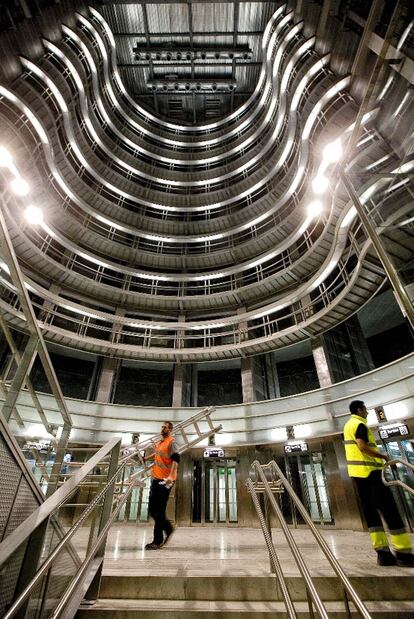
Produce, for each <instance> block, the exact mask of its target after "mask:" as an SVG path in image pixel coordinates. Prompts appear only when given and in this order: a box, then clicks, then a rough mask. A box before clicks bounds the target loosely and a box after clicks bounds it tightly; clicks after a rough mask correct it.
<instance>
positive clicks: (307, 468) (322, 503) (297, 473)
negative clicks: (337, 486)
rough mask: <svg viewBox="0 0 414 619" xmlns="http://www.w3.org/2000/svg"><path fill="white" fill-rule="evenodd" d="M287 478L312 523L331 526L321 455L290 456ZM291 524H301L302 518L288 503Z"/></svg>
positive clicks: (319, 453)
mask: <svg viewBox="0 0 414 619" xmlns="http://www.w3.org/2000/svg"><path fill="white" fill-rule="evenodd" d="M286 471H287V476H288V479H289V481H290V483H291V484H292V486H293V489H294V491H295V492H296V494H297V495H298V497H299V498H300V500H301V501H302V503H303V504H304V505H305V507H306V509H307V511H308V513H309V514H310V517H311V518H312V520H313V522H315V523H318V524H322V525H324V524H333V522H334V521H333V517H332V512H331V508H330V504H329V496H328V489H327V485H326V478H325V469H324V463H323V454H322V453H321V452H319V451H316V452H312V453H311V454H302V453H300V454H299V453H298V454H292V455H290V456H288V458H287V463H286ZM290 509H291V513H292V522H293V524H295V525H298V524H303V518H302V517H301V515H300V514H299V513H298V511H297V510H296V508H295V507H294V506H293V505H292V503H290Z"/></svg>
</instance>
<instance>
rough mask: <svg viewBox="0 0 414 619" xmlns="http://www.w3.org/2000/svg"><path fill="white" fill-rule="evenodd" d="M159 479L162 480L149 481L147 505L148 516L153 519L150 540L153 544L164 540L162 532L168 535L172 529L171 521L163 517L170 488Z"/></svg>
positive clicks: (159, 543)
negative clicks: (152, 532)
mask: <svg viewBox="0 0 414 619" xmlns="http://www.w3.org/2000/svg"><path fill="white" fill-rule="evenodd" d="M160 481H162V480H159V479H153V480H152V481H151V489H150V495H149V505H148V510H149V513H150V516H151V518H153V519H154V537H153V540H152V541H153V542H154V544H158V546H160V545H161V544H162V543H163V541H164V533H165V535H170V533H171V532H172V530H173V527H172V524H171V522H170V521H169V520H167V518H166V517H165V510H166V509H167V503H168V497H169V496H170V492H171V488H166V487H165V486H164V485H161V484H160Z"/></svg>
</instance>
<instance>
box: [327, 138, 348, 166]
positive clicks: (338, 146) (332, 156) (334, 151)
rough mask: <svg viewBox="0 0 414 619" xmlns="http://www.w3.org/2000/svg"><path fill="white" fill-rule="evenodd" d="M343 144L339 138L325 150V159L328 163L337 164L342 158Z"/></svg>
mask: <svg viewBox="0 0 414 619" xmlns="http://www.w3.org/2000/svg"><path fill="white" fill-rule="evenodd" d="M342 154H343V151H342V143H341V140H340V139H339V138H338V139H337V140H335V141H334V142H331V143H330V144H327V145H326V146H325V148H324V149H323V158H324V160H325V162H326V163H328V164H329V163H336V162H337V161H339V160H340V158H341V157H342Z"/></svg>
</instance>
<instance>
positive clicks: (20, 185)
mask: <svg viewBox="0 0 414 619" xmlns="http://www.w3.org/2000/svg"><path fill="white" fill-rule="evenodd" d="M10 187H11V190H12V191H13V193H15V194H16V195H17V196H27V194H28V193H29V191H30V186H29V183H28V182H26V181H25V180H24V178H21V177H20V176H16V178H14V179H13V180H12V181H11V183H10Z"/></svg>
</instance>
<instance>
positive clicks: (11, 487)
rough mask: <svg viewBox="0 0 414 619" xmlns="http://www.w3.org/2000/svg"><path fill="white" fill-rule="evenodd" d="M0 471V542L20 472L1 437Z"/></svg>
mask: <svg viewBox="0 0 414 619" xmlns="http://www.w3.org/2000/svg"><path fill="white" fill-rule="evenodd" d="M0 471H1V486H0V541H1V540H2V539H3V537H4V532H5V530H6V526H7V522H8V520H9V516H10V511H11V509H12V504H13V500H14V497H15V495H16V492H17V488H18V486H19V481H20V477H21V472H20V470H19V468H18V466H17V464H16V462H14V460H13V457H12V455H11V453H10V450H9V448H8V447H7V445H6V443H5V442H4V439H3V437H2V436H0Z"/></svg>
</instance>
